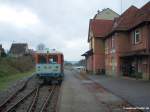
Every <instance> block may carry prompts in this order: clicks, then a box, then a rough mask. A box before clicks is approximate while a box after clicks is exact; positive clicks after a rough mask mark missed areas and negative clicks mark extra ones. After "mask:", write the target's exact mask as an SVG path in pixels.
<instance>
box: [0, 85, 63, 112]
mask: <svg viewBox="0 0 150 112" xmlns="http://www.w3.org/2000/svg"><path fill="white" fill-rule="evenodd" d="M59 88H60V87H59V86H56V85H52V86H43V85H41V84H40V85H38V86H36V87H35V88H34V89H32V90H30V92H27V93H26V94H24V95H23V96H22V97H20V98H17V97H16V95H17V94H19V93H21V92H22V91H23V90H22V91H20V90H19V91H17V92H16V93H15V94H13V95H12V96H11V97H9V98H8V99H6V101H5V102H4V103H3V104H1V105H0V112H20V111H22V112H37V111H39V112H49V108H51V107H52V108H51V111H52V112H56V105H57V104H56V103H57V97H58V95H59V94H58V92H59ZM24 89H25V87H24ZM55 94H57V97H56V95H55ZM53 96H55V97H56V98H53ZM15 98H16V99H17V100H14V99H15ZM41 98H42V99H43V101H42V100H41ZM52 99H53V100H52ZM26 100H29V102H30V103H28V106H27V107H28V108H24V106H25V105H26V104H24V102H25V101H26ZM13 101H15V102H13ZM12 102H13V103H12ZM51 105H52V106H51ZM21 106H22V107H23V108H20V107H21Z"/></svg>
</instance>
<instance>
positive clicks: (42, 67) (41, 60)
mask: <svg viewBox="0 0 150 112" xmlns="http://www.w3.org/2000/svg"><path fill="white" fill-rule="evenodd" d="M35 62H36V74H37V76H38V77H39V78H40V79H42V80H43V81H44V82H52V81H57V82H58V83H59V84H61V83H62V80H63V77H64V67H63V65H64V56H63V53H61V52H58V51H56V50H55V49H53V50H39V51H36V53H35Z"/></svg>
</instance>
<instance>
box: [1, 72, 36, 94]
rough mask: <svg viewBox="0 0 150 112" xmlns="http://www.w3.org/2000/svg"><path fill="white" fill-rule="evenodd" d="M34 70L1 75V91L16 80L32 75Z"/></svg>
mask: <svg viewBox="0 0 150 112" xmlns="http://www.w3.org/2000/svg"><path fill="white" fill-rule="evenodd" d="M33 72H34V70H31V71H29V72H25V73H17V74H13V75H8V76H3V77H0V91H3V90H5V89H7V88H8V87H9V86H10V85H11V84H13V83H14V82H15V81H16V80H19V79H23V78H25V77H28V76H31V75H32V73H33Z"/></svg>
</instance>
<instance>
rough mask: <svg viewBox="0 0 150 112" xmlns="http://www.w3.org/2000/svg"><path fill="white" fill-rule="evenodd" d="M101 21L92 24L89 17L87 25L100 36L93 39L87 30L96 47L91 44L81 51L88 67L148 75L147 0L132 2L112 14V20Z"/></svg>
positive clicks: (149, 35) (149, 6)
mask: <svg viewBox="0 0 150 112" xmlns="http://www.w3.org/2000/svg"><path fill="white" fill-rule="evenodd" d="M94 21H95V20H94ZM100 21H101V22H102V23H101V24H99V23H98V22H97V23H95V25H94V26H93V24H91V21H90V28H91V27H92V29H93V30H95V32H97V33H96V34H99V36H101V38H100V37H98V39H97V40H96V39H95V38H97V37H94V36H93V31H92V33H91V32H89V36H88V42H89V44H91V43H90V42H93V43H92V44H91V45H90V46H95V47H94V48H95V49H94V50H93V47H90V48H91V49H90V50H89V51H87V52H86V53H84V54H83V56H85V57H86V61H87V65H86V69H87V71H92V72H94V73H97V72H99V71H98V69H99V70H101V69H104V71H105V73H106V74H107V75H112V76H122V75H123V76H129V77H140V78H142V79H146V80H148V79H150V2H148V3H147V4H145V5H144V6H143V7H141V8H137V7H135V6H131V7H130V8H128V9H127V10H126V11H125V12H124V13H123V14H121V15H120V16H119V17H114V19H113V20H111V22H112V23H109V22H108V21H107V20H106V21H107V23H106V21H105V22H104V21H102V20H100ZM105 23H106V24H105ZM93 27H94V28H93ZM107 28H108V29H107ZM89 31H90V30H89ZM100 34H101V35H100ZM93 37H94V39H95V40H94V39H93V40H92V38H93ZM99 40H101V41H99ZM97 44H98V45H99V46H98V45H97ZM95 51H98V53H99V57H98V56H97V55H96V52H95ZM92 56H93V57H92ZM96 56H97V57H98V58H96ZM89 57H91V59H90V58H89ZM94 57H95V58H94Z"/></svg>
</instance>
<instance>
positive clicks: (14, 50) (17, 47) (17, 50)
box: [10, 43, 28, 54]
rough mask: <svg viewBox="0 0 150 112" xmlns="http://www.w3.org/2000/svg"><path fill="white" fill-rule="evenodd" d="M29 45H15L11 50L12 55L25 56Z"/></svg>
mask: <svg viewBox="0 0 150 112" xmlns="http://www.w3.org/2000/svg"><path fill="white" fill-rule="evenodd" d="M27 46H28V45H27V43H13V44H12V45H11V48H10V53H12V54H23V53H25V52H26V48H27Z"/></svg>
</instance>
